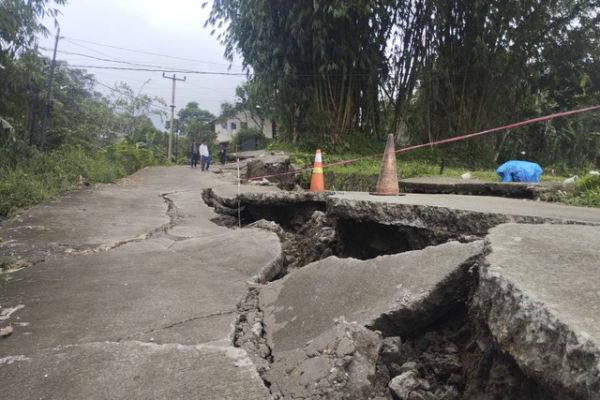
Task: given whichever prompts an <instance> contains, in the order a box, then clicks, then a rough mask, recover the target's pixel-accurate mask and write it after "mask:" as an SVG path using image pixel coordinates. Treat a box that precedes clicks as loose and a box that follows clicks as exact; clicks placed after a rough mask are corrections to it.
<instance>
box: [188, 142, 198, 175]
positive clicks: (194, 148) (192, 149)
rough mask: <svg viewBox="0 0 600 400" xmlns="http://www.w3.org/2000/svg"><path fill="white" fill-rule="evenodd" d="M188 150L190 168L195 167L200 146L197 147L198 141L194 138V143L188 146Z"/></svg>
mask: <svg viewBox="0 0 600 400" xmlns="http://www.w3.org/2000/svg"><path fill="white" fill-rule="evenodd" d="M190 152H191V153H192V159H191V162H190V164H191V166H192V168H196V167H197V166H198V157H200V148H199V147H198V142H197V141H196V140H194V143H192V145H191V146H190Z"/></svg>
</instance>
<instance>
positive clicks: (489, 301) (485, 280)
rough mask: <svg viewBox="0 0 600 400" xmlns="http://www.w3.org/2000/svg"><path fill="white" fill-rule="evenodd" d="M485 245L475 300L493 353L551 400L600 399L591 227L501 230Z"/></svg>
mask: <svg viewBox="0 0 600 400" xmlns="http://www.w3.org/2000/svg"><path fill="white" fill-rule="evenodd" d="M487 240H488V241H489V245H490V248H491V253H490V254H489V255H488V256H487V257H486V260H485V262H486V264H488V266H483V267H482V268H480V282H479V288H478V291H477V295H476V297H475V299H476V300H475V301H476V303H477V306H478V307H479V309H480V313H481V318H482V319H483V320H484V321H485V323H486V324H487V326H488V327H489V330H490V332H491V333H492V335H493V337H494V338H495V340H496V341H497V342H498V344H499V346H500V348H501V349H502V350H503V351H505V352H507V353H508V354H510V355H511V357H513V358H514V360H515V361H516V362H517V364H518V365H519V367H520V368H521V369H522V370H523V371H524V372H525V373H526V374H527V375H530V376H532V377H534V378H535V379H536V380H538V381H539V382H541V383H542V384H543V385H544V386H546V387H547V388H550V389H551V390H552V391H553V392H554V393H556V396H557V397H556V398H562V397H561V396H564V398H568V397H566V396H572V398H581V399H600V291H599V290H598V288H600V262H599V258H598V249H599V248H600V234H599V229H598V227H591V226H576V225H547V224H544V225H524V224H505V225H500V226H498V227H496V228H494V229H492V230H491V231H490V234H489V235H488V237H487ZM569 398H570V397H569Z"/></svg>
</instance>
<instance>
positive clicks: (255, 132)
mask: <svg viewBox="0 0 600 400" xmlns="http://www.w3.org/2000/svg"><path fill="white" fill-rule="evenodd" d="M251 139H255V140H256V147H257V148H259V149H262V148H264V147H265V146H266V145H267V138H266V137H265V134H264V133H263V132H262V131H261V130H259V129H257V128H242V129H240V130H239V132H238V133H236V135H235V136H234V137H233V142H234V143H235V144H237V145H238V146H240V145H241V144H242V143H244V142H245V141H247V140H251Z"/></svg>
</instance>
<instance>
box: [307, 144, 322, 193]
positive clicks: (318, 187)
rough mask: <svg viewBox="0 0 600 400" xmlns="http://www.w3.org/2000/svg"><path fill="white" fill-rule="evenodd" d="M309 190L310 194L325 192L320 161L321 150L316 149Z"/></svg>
mask: <svg viewBox="0 0 600 400" xmlns="http://www.w3.org/2000/svg"><path fill="white" fill-rule="evenodd" d="M310 190H311V191H312V192H322V191H324V190H325V182H324V180H323V160H322V159H321V150H319V149H317V153H316V154H315V167H314V168H313V171H312V178H311V180H310Z"/></svg>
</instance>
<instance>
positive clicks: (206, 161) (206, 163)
mask: <svg viewBox="0 0 600 400" xmlns="http://www.w3.org/2000/svg"><path fill="white" fill-rule="evenodd" d="M200 155H201V156H202V171H204V167H206V170H207V171H208V167H210V156H209V155H208V146H207V145H206V140H205V141H203V142H202V144H201V145H200Z"/></svg>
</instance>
